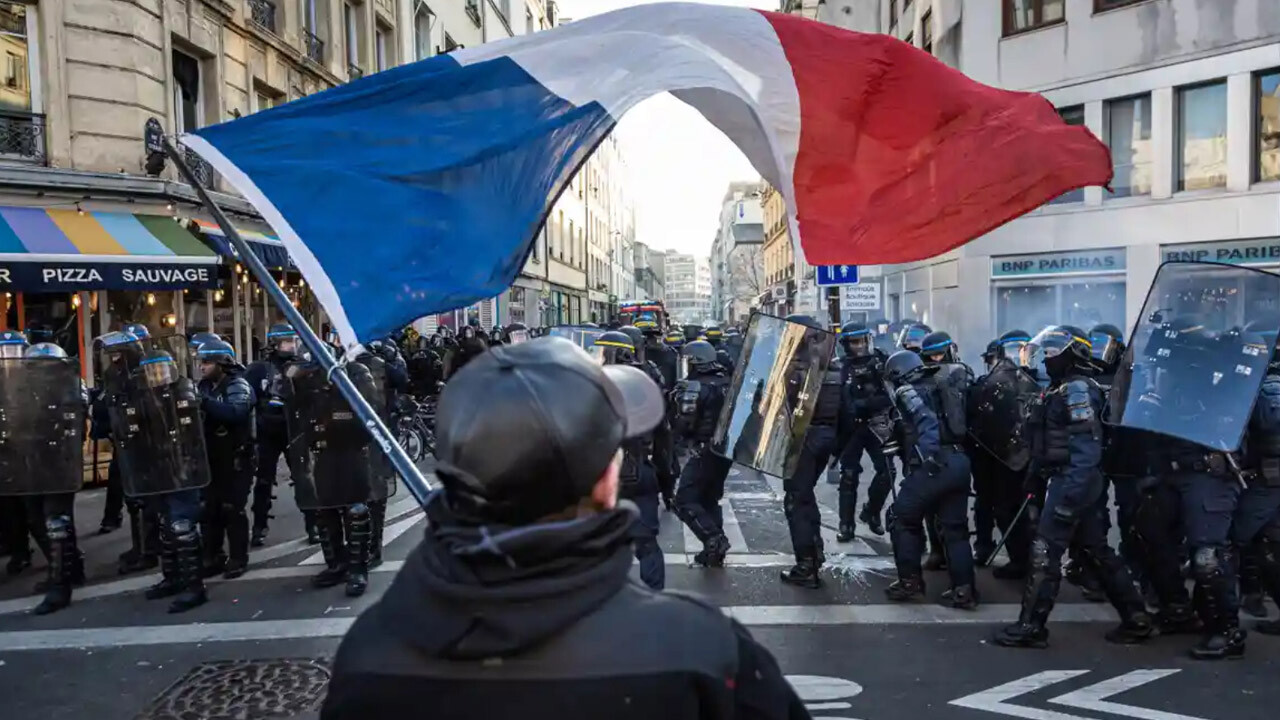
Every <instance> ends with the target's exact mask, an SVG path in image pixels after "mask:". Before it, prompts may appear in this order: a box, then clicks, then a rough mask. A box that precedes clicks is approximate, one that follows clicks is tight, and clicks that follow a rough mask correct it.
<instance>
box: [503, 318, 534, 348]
mask: <svg viewBox="0 0 1280 720" xmlns="http://www.w3.org/2000/svg"><path fill="white" fill-rule="evenodd" d="M504 335H505V338H506V342H507V344H508V345H519V344H520V343H522V342H528V341H529V326H528V325H525V324H524V323H522V322H513V323H511V324H510V325H508V326H507V329H506V330H505V331H504Z"/></svg>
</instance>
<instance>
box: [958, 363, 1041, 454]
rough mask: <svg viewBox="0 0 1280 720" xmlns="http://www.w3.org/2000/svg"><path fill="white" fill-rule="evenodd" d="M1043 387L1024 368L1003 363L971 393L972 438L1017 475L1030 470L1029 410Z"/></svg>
mask: <svg viewBox="0 0 1280 720" xmlns="http://www.w3.org/2000/svg"><path fill="white" fill-rule="evenodd" d="M1040 392H1041V388H1040V384H1039V383H1037V382H1036V380H1035V378H1033V377H1032V376H1031V375H1030V374H1029V373H1028V372H1027V371H1026V370H1025V369H1023V368H1022V367H1020V366H1018V365H1016V364H1014V363H1013V362H1011V361H1009V360H1001V361H1000V362H999V363H998V364H997V365H996V366H995V367H994V368H992V370H991V372H990V373H988V374H986V375H984V376H983V377H982V379H981V380H980V381H978V382H977V383H975V384H974V385H973V386H972V387H971V388H970V391H969V407H968V410H969V419H970V422H969V437H970V438H971V439H972V440H973V441H974V442H975V443H977V444H978V446H979V447H981V448H982V449H983V450H986V451H987V452H988V453H989V454H990V455H991V456H992V457H994V458H996V459H997V460H999V461H1000V462H1001V463H1002V464H1004V465H1005V466H1006V467H1008V468H1009V469H1010V470H1013V471H1014V472H1019V471H1021V470H1023V469H1025V468H1026V467H1027V463H1028V462H1029V461H1030V459H1031V449H1030V447H1029V445H1028V439H1027V436H1026V415H1027V409H1028V407H1029V406H1030V404H1031V403H1032V402H1034V401H1035V400H1036V398H1038V397H1039V396H1040Z"/></svg>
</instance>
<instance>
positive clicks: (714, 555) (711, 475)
mask: <svg viewBox="0 0 1280 720" xmlns="http://www.w3.org/2000/svg"><path fill="white" fill-rule="evenodd" d="M693 344H694V343H690V345H693ZM728 384H729V376H728V374H726V373H725V371H724V368H722V367H720V365H719V364H718V363H716V362H714V361H707V362H699V363H694V364H692V365H691V366H690V371H689V377H688V378H687V379H686V380H685V381H683V382H682V384H681V385H680V387H678V388H677V390H676V409H677V424H678V428H679V429H678V431H677V438H678V439H680V440H682V441H683V445H684V446H685V447H687V448H689V450H690V451H691V452H692V453H693V455H692V457H690V458H689V460H688V461H687V462H686V463H685V465H684V468H683V469H682V470H681V471H680V478H679V480H678V481H677V483H676V492H675V505H676V514H677V515H678V516H679V517H680V519H681V520H682V521H683V522H684V524H685V525H687V526H688V527H689V529H690V530H692V531H693V534H694V535H695V536H696V537H697V538H698V540H700V541H701V542H702V545H703V549H702V551H701V552H699V553H697V554H696V555H695V556H694V560H695V562H697V563H699V564H703V565H710V566H719V565H722V564H723V563H724V557H725V555H726V554H728V552H729V541H728V539H727V538H725V536H724V515H723V512H722V510H721V509H720V499H721V498H722V497H723V496H724V481H725V478H726V477H728V475H729V468H730V467H731V466H732V465H733V463H732V461H730V460H728V459H726V458H723V457H720V456H719V455H716V454H715V453H713V452H712V451H711V449H710V447H709V446H708V443H709V442H710V441H711V438H712V436H713V435H714V434H715V429H716V422H717V421H718V420H719V417H720V409H721V408H722V407H723V406H724V402H725V393H726V388H727V386H728Z"/></svg>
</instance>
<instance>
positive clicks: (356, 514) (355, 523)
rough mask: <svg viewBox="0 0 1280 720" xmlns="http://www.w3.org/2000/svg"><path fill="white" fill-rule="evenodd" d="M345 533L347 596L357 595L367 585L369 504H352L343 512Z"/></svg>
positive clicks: (370, 534) (369, 535)
mask: <svg viewBox="0 0 1280 720" xmlns="http://www.w3.org/2000/svg"><path fill="white" fill-rule="evenodd" d="M343 522H344V525H345V528H344V529H345V531H346V534H347V590H346V592H347V597H359V596H361V595H363V594H364V591H365V589H366V588H367V587H369V542H370V540H371V536H372V533H371V531H370V513H369V506H368V505H365V504H364V503H359V504H357V505H352V506H351V507H349V508H347V511H346V512H345V513H344V514H343Z"/></svg>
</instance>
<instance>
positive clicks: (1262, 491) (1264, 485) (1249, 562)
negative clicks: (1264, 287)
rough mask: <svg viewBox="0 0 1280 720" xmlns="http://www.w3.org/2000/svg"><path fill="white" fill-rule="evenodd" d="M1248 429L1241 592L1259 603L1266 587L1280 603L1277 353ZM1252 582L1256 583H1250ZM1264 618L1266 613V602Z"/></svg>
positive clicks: (1240, 516)
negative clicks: (1249, 573) (1251, 572)
mask: <svg viewBox="0 0 1280 720" xmlns="http://www.w3.org/2000/svg"><path fill="white" fill-rule="evenodd" d="M1248 433H1249V435H1248V442H1247V443H1246V445H1247V448H1248V453H1247V454H1246V456H1245V461H1246V464H1247V467H1248V469H1249V470H1250V473H1251V476H1252V481H1251V482H1250V483H1249V485H1248V487H1247V488H1246V489H1245V490H1244V492H1243V493H1242V494H1241V496H1240V504H1239V506H1238V507H1237V508H1236V513H1235V518H1234V520H1233V522H1232V526H1231V539H1232V542H1233V543H1234V545H1235V548H1236V552H1237V553H1238V554H1239V557H1240V565H1241V578H1240V584H1241V591H1242V594H1243V597H1244V598H1247V597H1249V595H1250V594H1251V591H1253V592H1256V594H1257V597H1256V602H1257V603H1258V604H1259V605H1261V603H1262V593H1263V592H1264V591H1265V592H1266V593H1267V594H1269V595H1271V599H1272V600H1273V601H1276V602H1280V354H1276V353H1274V352H1273V354H1272V358H1271V362H1270V364H1268V366H1267V376H1266V379H1264V380H1263V381H1262V389H1261V390H1260V391H1259V392H1258V400H1257V402H1256V403H1255V404H1254V406H1253V414H1252V415H1251V417H1250V419H1249V430H1248ZM1246 567H1251V568H1254V569H1256V570H1255V571H1256V573H1257V575H1256V580H1254V579H1250V580H1248V581H1246V578H1245V568H1246ZM1252 582H1256V583H1257V586H1256V588H1255V587H1251V586H1250V583H1252ZM1242 604H1243V598H1242ZM1261 617H1266V608H1265V606H1264V607H1263V608H1262V614H1261ZM1255 627H1256V629H1257V630H1258V632H1261V633H1263V634H1264V635H1280V621H1263V622H1260V623H1258V624H1257V625H1256V626H1255Z"/></svg>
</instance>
